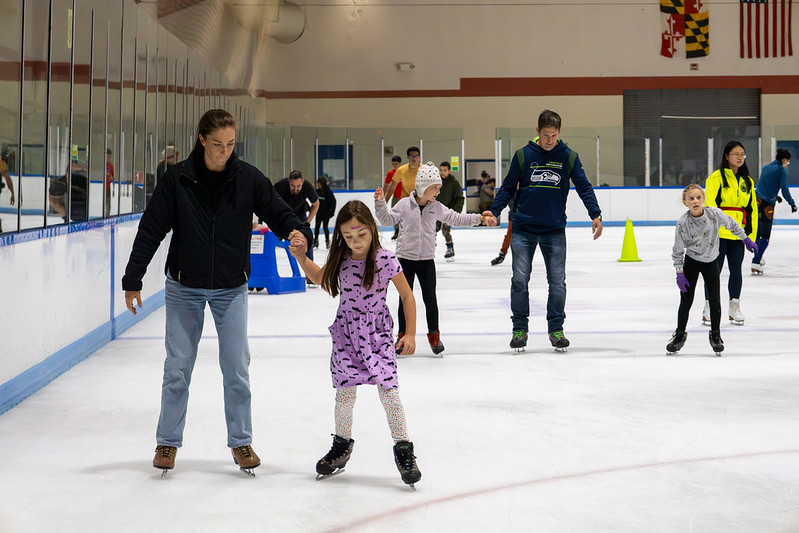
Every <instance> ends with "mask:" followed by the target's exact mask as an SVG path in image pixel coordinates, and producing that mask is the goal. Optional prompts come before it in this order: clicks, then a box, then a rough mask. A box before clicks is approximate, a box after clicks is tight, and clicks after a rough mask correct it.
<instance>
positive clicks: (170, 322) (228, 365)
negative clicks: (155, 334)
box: [156, 275, 252, 448]
mask: <svg viewBox="0 0 799 533" xmlns="http://www.w3.org/2000/svg"><path fill="white" fill-rule="evenodd" d="M165 300H166V361H165V362H164V382H163V385H162V388H161V416H160V418H159V420H158V430H157V432H156V442H157V443H158V444H162V445H168V446H177V447H180V446H181V445H182V444H183V428H184V426H185V425H186V407H187V405H188V402H189V385H190V384H191V373H192V370H194V362H195V361H196V359H197V345H198V344H199V342H200V337H201V335H202V331H203V321H204V319H205V304H206V303H208V305H209V306H210V308H211V313H212V315H213V317H214V322H215V324H216V332H217V335H218V337H219V366H220V368H221V369H222V384H223V388H224V401H225V422H226V423H227V432H228V438H227V440H228V442H227V445H228V446H229V447H231V448H237V447H239V446H244V445H245V444H251V443H252V414H251V396H250V374H249V366H250V348H249V345H248V343H247V285H246V284H245V285H242V286H240V287H235V288H232V289H212V290H209V289H193V288H191V287H186V286H184V285H181V284H180V283H178V282H177V281H175V280H174V279H172V277H171V276H169V275H167V279H166V294H165Z"/></svg>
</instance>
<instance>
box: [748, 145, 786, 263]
mask: <svg viewBox="0 0 799 533" xmlns="http://www.w3.org/2000/svg"><path fill="white" fill-rule="evenodd" d="M790 164H791V152H790V151H789V150H786V149H785V148H777V155H776V156H775V157H774V161H772V162H771V163H769V164H768V165H766V166H764V167H763V169H762V170H761V171H760V180H758V182H757V187H755V194H756V195H757V210H758V213H759V217H760V218H759V221H758V225H757V253H756V254H755V256H754V257H753V258H752V275H753V276H757V275H762V274H763V265H764V264H765V261H763V253H764V252H765V251H766V247H767V246H768V242H769V240H770V239H771V225H772V223H773V222H774V206H775V205H776V204H777V202H782V198H780V197H779V196H778V194H779V192H780V191H782V196H783V197H784V198H785V200H786V201H787V202H788V205H790V206H791V213H796V202H794V201H793V198H792V197H791V191H790V189H788V165H790Z"/></svg>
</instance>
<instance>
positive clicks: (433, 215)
mask: <svg viewBox="0 0 799 533" xmlns="http://www.w3.org/2000/svg"><path fill="white" fill-rule="evenodd" d="M440 191H441V173H440V172H439V170H438V167H437V166H436V165H435V164H434V163H433V162H432V161H428V162H427V163H425V164H424V165H422V166H421V167H420V168H419V171H418V172H417V173H416V184H415V187H414V190H413V191H411V194H410V196H408V197H407V198H403V199H402V200H400V201H399V202H397V204H396V205H395V206H394V207H392V208H391V209H389V207H388V206H387V205H386V201H385V197H384V194H383V189H377V190H376V191H375V213H376V214H377V220H378V221H379V222H380V224H381V225H383V226H393V225H395V224H399V237H398V238H397V248H396V251H395V254H396V256H397V257H398V258H399V261H400V265H402V269H403V271H404V272H405V277H406V278H407V280H408V284H409V285H410V286H411V289H413V283H414V278H415V277H418V278H419V285H420V287H421V289H422V300H423V301H424V306H425V314H426V317H427V331H428V333H427V340H428V341H429V342H430V348H431V349H432V350H433V353H434V354H436V355H438V354H440V353H441V352H443V351H444V345H443V344H442V343H441V339H440V335H439V331H438V301H437V299H436V264H435V260H434V259H435V252H436V222H437V221H439V220H440V221H441V222H443V223H445V224H448V225H450V226H453V227H458V226H460V227H468V226H478V225H480V223H481V222H483V221H485V223H486V224H488V225H492V226H493V225H494V224H496V219H494V218H492V217H488V218H487V219H484V218H483V216H482V215H480V214H478V213H469V214H463V213H458V212H456V211H453V210H452V209H450V208H448V207H446V206H444V205H443V204H441V203H439V202H438V201H436V197H437V196H438V193H439V192H440ZM397 316H398V318H399V331H398V333H397V340H398V341H399V339H400V338H402V336H403V335H404V334H405V320H404V316H405V315H404V313H403V310H402V302H400V304H399V313H398V315H397Z"/></svg>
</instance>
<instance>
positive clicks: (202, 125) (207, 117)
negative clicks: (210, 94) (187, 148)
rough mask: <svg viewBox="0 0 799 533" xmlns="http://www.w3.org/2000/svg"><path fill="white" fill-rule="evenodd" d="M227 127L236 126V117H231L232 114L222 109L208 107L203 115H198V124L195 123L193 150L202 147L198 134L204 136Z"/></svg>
mask: <svg viewBox="0 0 799 533" xmlns="http://www.w3.org/2000/svg"><path fill="white" fill-rule="evenodd" d="M227 127H233V128H235V127H236V119H235V118H233V115H231V114H230V113H228V112H227V111H225V110H224V109H209V110H208V111H206V112H205V113H204V114H203V116H202V117H200V122H199V124H197V139H195V141H194V150H197V149H198V148H200V149H202V147H203V145H202V143H201V142H200V135H202V136H203V138H205V137H207V136H208V134H209V133H211V132H212V131H216V130H218V129H222V128H227Z"/></svg>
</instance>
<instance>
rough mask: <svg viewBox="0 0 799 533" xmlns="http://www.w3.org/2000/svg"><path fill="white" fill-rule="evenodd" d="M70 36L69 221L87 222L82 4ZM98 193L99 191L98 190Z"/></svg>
mask: <svg viewBox="0 0 799 533" xmlns="http://www.w3.org/2000/svg"><path fill="white" fill-rule="evenodd" d="M73 22H74V32H73V33H72V56H73V61H74V65H73V73H72V77H73V86H72V136H71V138H72V140H71V141H70V147H69V150H70V154H69V158H70V161H71V165H70V172H71V173H70V179H71V180H72V187H71V194H72V196H71V199H70V217H71V218H72V220H86V219H88V218H89V204H90V202H91V198H90V193H91V191H90V185H89V155H88V152H89V99H90V94H91V46H92V10H91V5H88V6H87V5H86V3H85V2H76V3H75V13H74V15H73ZM98 193H99V190H98Z"/></svg>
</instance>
